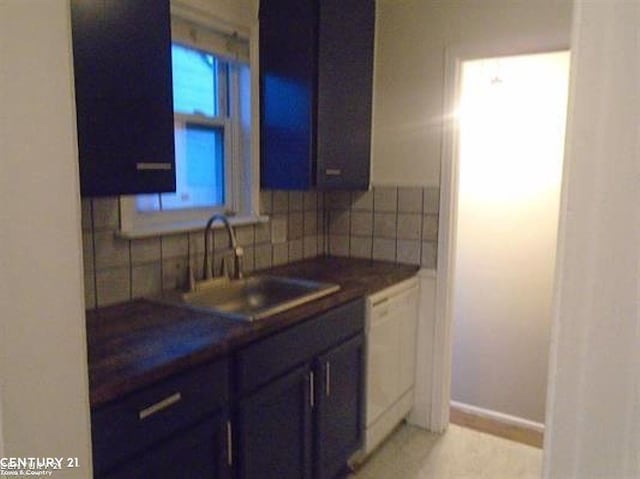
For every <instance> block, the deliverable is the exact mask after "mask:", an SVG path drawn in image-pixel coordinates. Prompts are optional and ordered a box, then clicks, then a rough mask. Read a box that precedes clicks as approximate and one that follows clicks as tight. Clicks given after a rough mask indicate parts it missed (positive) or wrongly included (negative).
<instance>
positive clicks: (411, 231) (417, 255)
mask: <svg viewBox="0 0 640 479" xmlns="http://www.w3.org/2000/svg"><path fill="white" fill-rule="evenodd" d="M439 195H440V191H439V189H438V188H434V187H427V188H421V187H395V186H374V187H373V188H372V189H371V190H369V191H366V192H345V191H337V192H331V193H327V194H326V209H325V215H326V217H327V218H328V228H327V231H328V236H329V240H328V242H329V247H328V252H329V254H331V255H334V256H350V257H355V258H368V259H375V260H387V261H395V262H398V263H407V264H418V265H421V266H422V267H424V268H435V267H436V255H437V246H438V213H439Z"/></svg>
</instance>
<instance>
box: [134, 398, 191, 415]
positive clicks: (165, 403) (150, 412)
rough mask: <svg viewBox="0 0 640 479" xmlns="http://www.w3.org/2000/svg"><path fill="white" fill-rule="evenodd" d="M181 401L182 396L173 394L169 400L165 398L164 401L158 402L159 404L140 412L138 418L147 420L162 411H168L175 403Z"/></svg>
mask: <svg viewBox="0 0 640 479" xmlns="http://www.w3.org/2000/svg"><path fill="white" fill-rule="evenodd" d="M181 399H182V394H180V393H175V394H172V395H171V396H169V397H168V398H165V399H163V400H162V401H158V402H157V403H155V404H152V405H151V406H149V407H146V408H144V409H142V410H140V412H138V418H140V420H143V419H146V418H148V417H149V416H152V415H154V414H155V413H157V412H160V411H162V410H163V409H167V408H168V407H170V406H173V405H174V404H175V403H177V402H180V400H181Z"/></svg>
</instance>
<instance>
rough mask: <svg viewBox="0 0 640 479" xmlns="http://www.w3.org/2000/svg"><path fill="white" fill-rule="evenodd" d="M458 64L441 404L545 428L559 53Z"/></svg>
mask: <svg viewBox="0 0 640 479" xmlns="http://www.w3.org/2000/svg"><path fill="white" fill-rule="evenodd" d="M462 67H463V68H462V81H461V92H460V93H461V99H460V114H459V121H460V133H459V142H460V147H459V152H460V153H459V160H458V164H459V187H458V214H457V233H456V235H457V239H456V249H455V254H456V258H455V280H454V316H455V319H454V324H453V365H452V366H453V369H452V384H451V399H452V400H454V401H456V402H461V403H464V404H466V405H470V406H475V407H479V408H482V409H486V410H488V411H495V412H498V413H502V414H508V415H511V416H516V417H519V418H522V419H526V420H529V421H534V422H537V423H544V413H545V398H546V391H547V388H546V385H547V368H548V357H549V340H550V338H549V336H550V326H551V296H552V290H553V277H554V276H553V273H554V266H555V250H556V234H557V225H558V208H559V201H560V182H561V173H562V157H563V153H564V138H565V135H564V133H565V123H566V112H567V93H568V88H569V54H568V53H567V52H559V53H558V52H556V53H545V54H536V55H521V56H516V57H506V58H505V57H503V58H500V59H499V60H492V59H489V60H473V61H467V62H464V63H463V65H462ZM496 77H498V78H499V79H500V82H499V83H495V78H496Z"/></svg>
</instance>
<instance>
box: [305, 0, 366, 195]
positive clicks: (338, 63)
mask: <svg viewBox="0 0 640 479" xmlns="http://www.w3.org/2000/svg"><path fill="white" fill-rule="evenodd" d="M345 12H348V13H345ZM319 13H320V15H319V22H318V24H319V27H318V29H319V30H318V115H317V121H318V124H317V142H318V156H317V184H318V187H319V188H324V189H328V188H335V189H337V188H343V189H367V188H368V187H369V164H370V156H371V102H372V95H373V39H374V29H375V3H374V1H373V0H322V1H320V2H319Z"/></svg>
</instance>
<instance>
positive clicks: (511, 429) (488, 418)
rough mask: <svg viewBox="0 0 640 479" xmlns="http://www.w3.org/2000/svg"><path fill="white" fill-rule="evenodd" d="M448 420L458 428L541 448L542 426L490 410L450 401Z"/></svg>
mask: <svg viewBox="0 0 640 479" xmlns="http://www.w3.org/2000/svg"><path fill="white" fill-rule="evenodd" d="M450 420H451V422H452V423H453V424H457V425H458V426H464V427H468V428H469V429H475V430H476V431H480V432H485V433H487V434H492V435H494V436H499V437H503V438H505V439H510V440H512V441H517V442H521V443H523V444H528V445H530V446H534V447H539V448H542V443H543V437H544V424H542V423H539V422H535V421H530V420H528V419H523V418H521V417H517V416H511V415H509V414H504V413H501V412H498V411H493V410H491V409H484V408H481V407H477V406H472V405H470V404H465V403H461V402H458V401H451V403H450Z"/></svg>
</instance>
